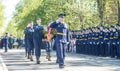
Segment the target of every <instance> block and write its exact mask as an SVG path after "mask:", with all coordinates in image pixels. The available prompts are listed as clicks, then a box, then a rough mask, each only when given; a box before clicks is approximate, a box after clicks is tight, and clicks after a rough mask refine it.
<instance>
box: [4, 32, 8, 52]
mask: <svg viewBox="0 0 120 71" xmlns="http://www.w3.org/2000/svg"><path fill="white" fill-rule="evenodd" d="M3 44H4V48H5V52H7V51H8V33H6V34H5V37H4V39H3Z"/></svg>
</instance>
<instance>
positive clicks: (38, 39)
mask: <svg viewBox="0 0 120 71" xmlns="http://www.w3.org/2000/svg"><path fill="white" fill-rule="evenodd" d="M33 29H34V32H33V42H34V48H35V55H36V56H38V57H39V56H41V43H42V36H43V30H44V28H43V26H42V25H38V24H35V25H34V26H33Z"/></svg>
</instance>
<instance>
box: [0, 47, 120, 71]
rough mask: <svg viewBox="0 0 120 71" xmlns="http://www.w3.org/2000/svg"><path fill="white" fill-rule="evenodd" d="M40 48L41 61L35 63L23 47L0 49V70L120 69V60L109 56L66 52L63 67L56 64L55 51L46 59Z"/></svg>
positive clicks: (70, 70)
mask: <svg viewBox="0 0 120 71" xmlns="http://www.w3.org/2000/svg"><path fill="white" fill-rule="evenodd" d="M45 55H46V53H45V51H44V50H42V56H41V58H40V60H41V63H40V64H36V62H35V57H34V61H33V62H31V61H30V60H29V59H27V58H26V57H25V53H24V49H11V50H9V51H8V52H7V53H4V51H3V50H2V49H1V50H0V71H120V60H119V59H115V58H109V57H96V56H89V55H82V54H75V53H67V54H66V59H65V68H64V69H60V68H59V67H58V64H56V63H55V62H56V53H55V51H52V54H51V55H52V61H47V59H46V57H45Z"/></svg>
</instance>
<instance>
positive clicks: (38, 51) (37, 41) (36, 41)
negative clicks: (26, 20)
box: [33, 38, 42, 57]
mask: <svg viewBox="0 0 120 71" xmlns="http://www.w3.org/2000/svg"><path fill="white" fill-rule="evenodd" d="M33 42H34V48H35V56H38V57H40V56H41V43H42V38H34V39H33Z"/></svg>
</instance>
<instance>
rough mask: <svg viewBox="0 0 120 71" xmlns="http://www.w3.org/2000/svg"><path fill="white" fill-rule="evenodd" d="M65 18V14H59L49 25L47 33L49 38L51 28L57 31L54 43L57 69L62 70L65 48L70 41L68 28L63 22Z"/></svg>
mask: <svg viewBox="0 0 120 71" xmlns="http://www.w3.org/2000/svg"><path fill="white" fill-rule="evenodd" d="M65 16H66V15H65V14H59V15H58V17H59V19H58V20H57V21H55V22H53V23H52V24H51V25H50V29H49V32H48V36H50V33H51V30H52V28H55V29H56V31H57V34H56V38H55V42H56V52H57V59H58V63H59V68H64V59H65V48H66V46H67V44H68V42H69V39H70V37H69V29H68V26H67V24H66V23H65V22H64V17H65Z"/></svg>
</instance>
